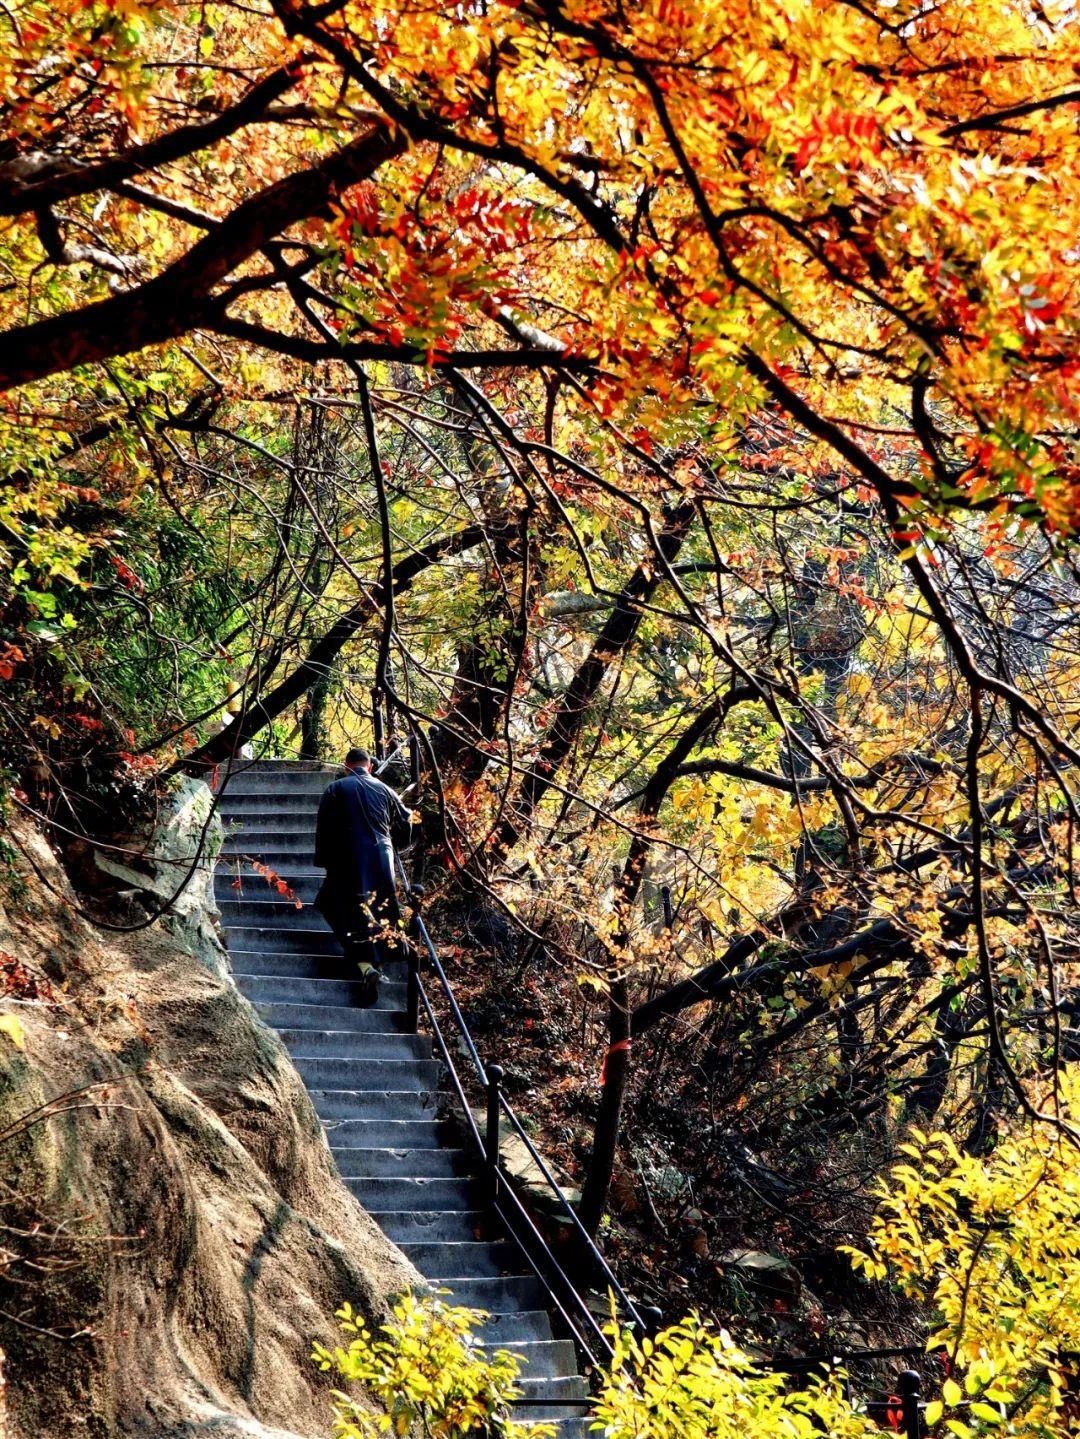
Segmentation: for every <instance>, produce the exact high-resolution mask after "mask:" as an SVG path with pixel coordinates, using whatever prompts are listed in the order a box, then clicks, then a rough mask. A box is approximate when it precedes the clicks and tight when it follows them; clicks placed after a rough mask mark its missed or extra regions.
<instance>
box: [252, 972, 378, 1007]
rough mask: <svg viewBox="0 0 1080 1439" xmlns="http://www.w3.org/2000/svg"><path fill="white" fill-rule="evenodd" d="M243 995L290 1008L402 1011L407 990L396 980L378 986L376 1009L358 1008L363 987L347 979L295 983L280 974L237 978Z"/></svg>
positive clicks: (302, 980)
mask: <svg viewBox="0 0 1080 1439" xmlns="http://www.w3.org/2000/svg"><path fill="white" fill-rule="evenodd" d="M233 978H234V979H235V980H236V987H237V989H239V991H240V993H241V994H243V995H245V996H246V997H247V998H248V999H250V1000H251V1001H252V1003H255V1002H262V1003H266V1002H268V1001H271V1000H277V1001H284V1002H285V1003H287V1004H356V1007H357V1008H358V1009H363V1008H375V1009H381V1010H387V1009H393V1010H401V1009H404V1008H405V988H406V986H405V985H404V984H403V983H402V984H398V983H396V982H395V981H393V980H384V981H383V982H382V983H381V984H380V985H379V997H378V1000H377V1002H376V1004H375V1005H372V1006H364V1005H361V1004H357V1001H358V1000H361V999H363V998H364V986H363V985H362V984H360V983H358V982H356V981H354V980H348V979H292V978H290V977H289V976H287V975H279V974H244V973H243V972H240V973H239V974H234V975H233Z"/></svg>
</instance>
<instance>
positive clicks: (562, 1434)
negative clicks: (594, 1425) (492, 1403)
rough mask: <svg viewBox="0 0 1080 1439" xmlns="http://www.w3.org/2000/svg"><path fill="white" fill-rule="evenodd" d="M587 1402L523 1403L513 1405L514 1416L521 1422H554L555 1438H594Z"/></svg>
mask: <svg viewBox="0 0 1080 1439" xmlns="http://www.w3.org/2000/svg"><path fill="white" fill-rule="evenodd" d="M549 1382H550V1381H549ZM588 1413H589V1406H588V1404H585V1403H583V1404H582V1405H581V1406H580V1408H579V1407H578V1406H577V1405H574V1406H573V1407H572V1408H571V1406H570V1405H569V1404H566V1405H562V1404H543V1403H540V1404H538V1403H524V1404H515V1405H514V1418H515V1419H517V1420H519V1421H520V1422H521V1423H523V1424H541V1423H543V1424H554V1426H555V1439H595V1433H594V1431H592V1430H591V1429H590V1424H591V1422H592V1421H591V1420H590V1419H589V1418H588V1417H587V1416H588Z"/></svg>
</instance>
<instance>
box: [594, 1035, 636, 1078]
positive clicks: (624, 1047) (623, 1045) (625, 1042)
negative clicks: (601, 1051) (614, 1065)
mask: <svg viewBox="0 0 1080 1439" xmlns="http://www.w3.org/2000/svg"><path fill="white" fill-rule="evenodd" d="M632 1043H633V1041H632V1040H629V1039H620V1040H619V1042H618V1044H613V1045H612V1046H611V1048H610V1049H609V1050H608V1052H607V1054H605V1055H604V1062H603V1064H602V1065H601V1066H600V1088H601V1089H603V1087H604V1085H605V1084H606V1083H607V1062H608V1060H609V1059H610V1058H611V1056H612V1055H613V1054H618V1053H619V1052H620V1051H626V1052H629V1050H630V1048H631V1045H632Z"/></svg>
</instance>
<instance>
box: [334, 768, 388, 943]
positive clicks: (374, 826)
mask: <svg viewBox="0 0 1080 1439" xmlns="http://www.w3.org/2000/svg"><path fill="white" fill-rule="evenodd" d="M408 828H409V811H408V810H407V809H406V808H405V806H404V805H403V804H402V802H401V800H399V799H398V797H397V795H396V794H395V793H394V791H393V790H392V789H390V788H389V787H388V786H387V785H385V784H383V782H382V780H379V779H376V778H375V776H374V775H371V774H367V773H366V772H364V771H354V772H353V773H351V774H349V775H346V776H345V778H344V779H338V780H334V782H333V784H331V785H328V786H327V788H326V790H325V791H324V792H323V797H322V799H321V800H320V802H319V817H318V820H317V822H316V826H315V863H316V864H317V865H320V866H321V867H322V868H323V869H325V870H326V879H325V880H324V882H323V885H322V888H321V889H320V890H319V893H318V896H317V898H316V900H315V907H316V909H318V910H319V912H320V913H321V914H322V915H323V916H324V917H325V919H326V921H327V923H328V924H329V925H330V928H331V929H332V930H334V932H335V933H336V934H338V935H341V934H342V933H344V932H345V931H347V930H351V929H356V928H363V927H364V915H363V912H362V908H361V906H362V905H366V906H368V907H369V908H370V910H371V911H372V912H373V913H374V915H375V916H376V919H377V920H378V921H379V922H386V921H389V922H391V923H395V922H396V921H397V920H398V919H399V917H400V914H401V911H400V909H399V907H398V902H397V887H396V886H395V884H394V846H393V839H392V837H393V836H394V835H395V834H397V835H400V836H401V837H405V836H407V834H408Z"/></svg>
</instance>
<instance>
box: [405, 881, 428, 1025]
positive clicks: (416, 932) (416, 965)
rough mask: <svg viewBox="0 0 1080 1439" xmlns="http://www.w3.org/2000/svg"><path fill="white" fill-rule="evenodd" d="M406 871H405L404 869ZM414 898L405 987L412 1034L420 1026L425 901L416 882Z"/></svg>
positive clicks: (412, 894) (408, 1022)
mask: <svg viewBox="0 0 1080 1439" xmlns="http://www.w3.org/2000/svg"><path fill="white" fill-rule="evenodd" d="M402 873H404V871H402ZM409 898H410V899H411V900H412V907H413V912H412V924H411V926H410V928H411V929H412V935H411V936H410V937H409V938H407V939H406V940H405V965H406V971H407V976H408V982H407V985H406V989H405V1027H406V1029H407V1030H408V1031H409V1033H410V1034H415V1033H416V1032H417V1030H418V1029H419V1028H420V910H421V906H422V905H423V903H424V887H423V885H420V884H414V885H412V886H411V887H410V889H409Z"/></svg>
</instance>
